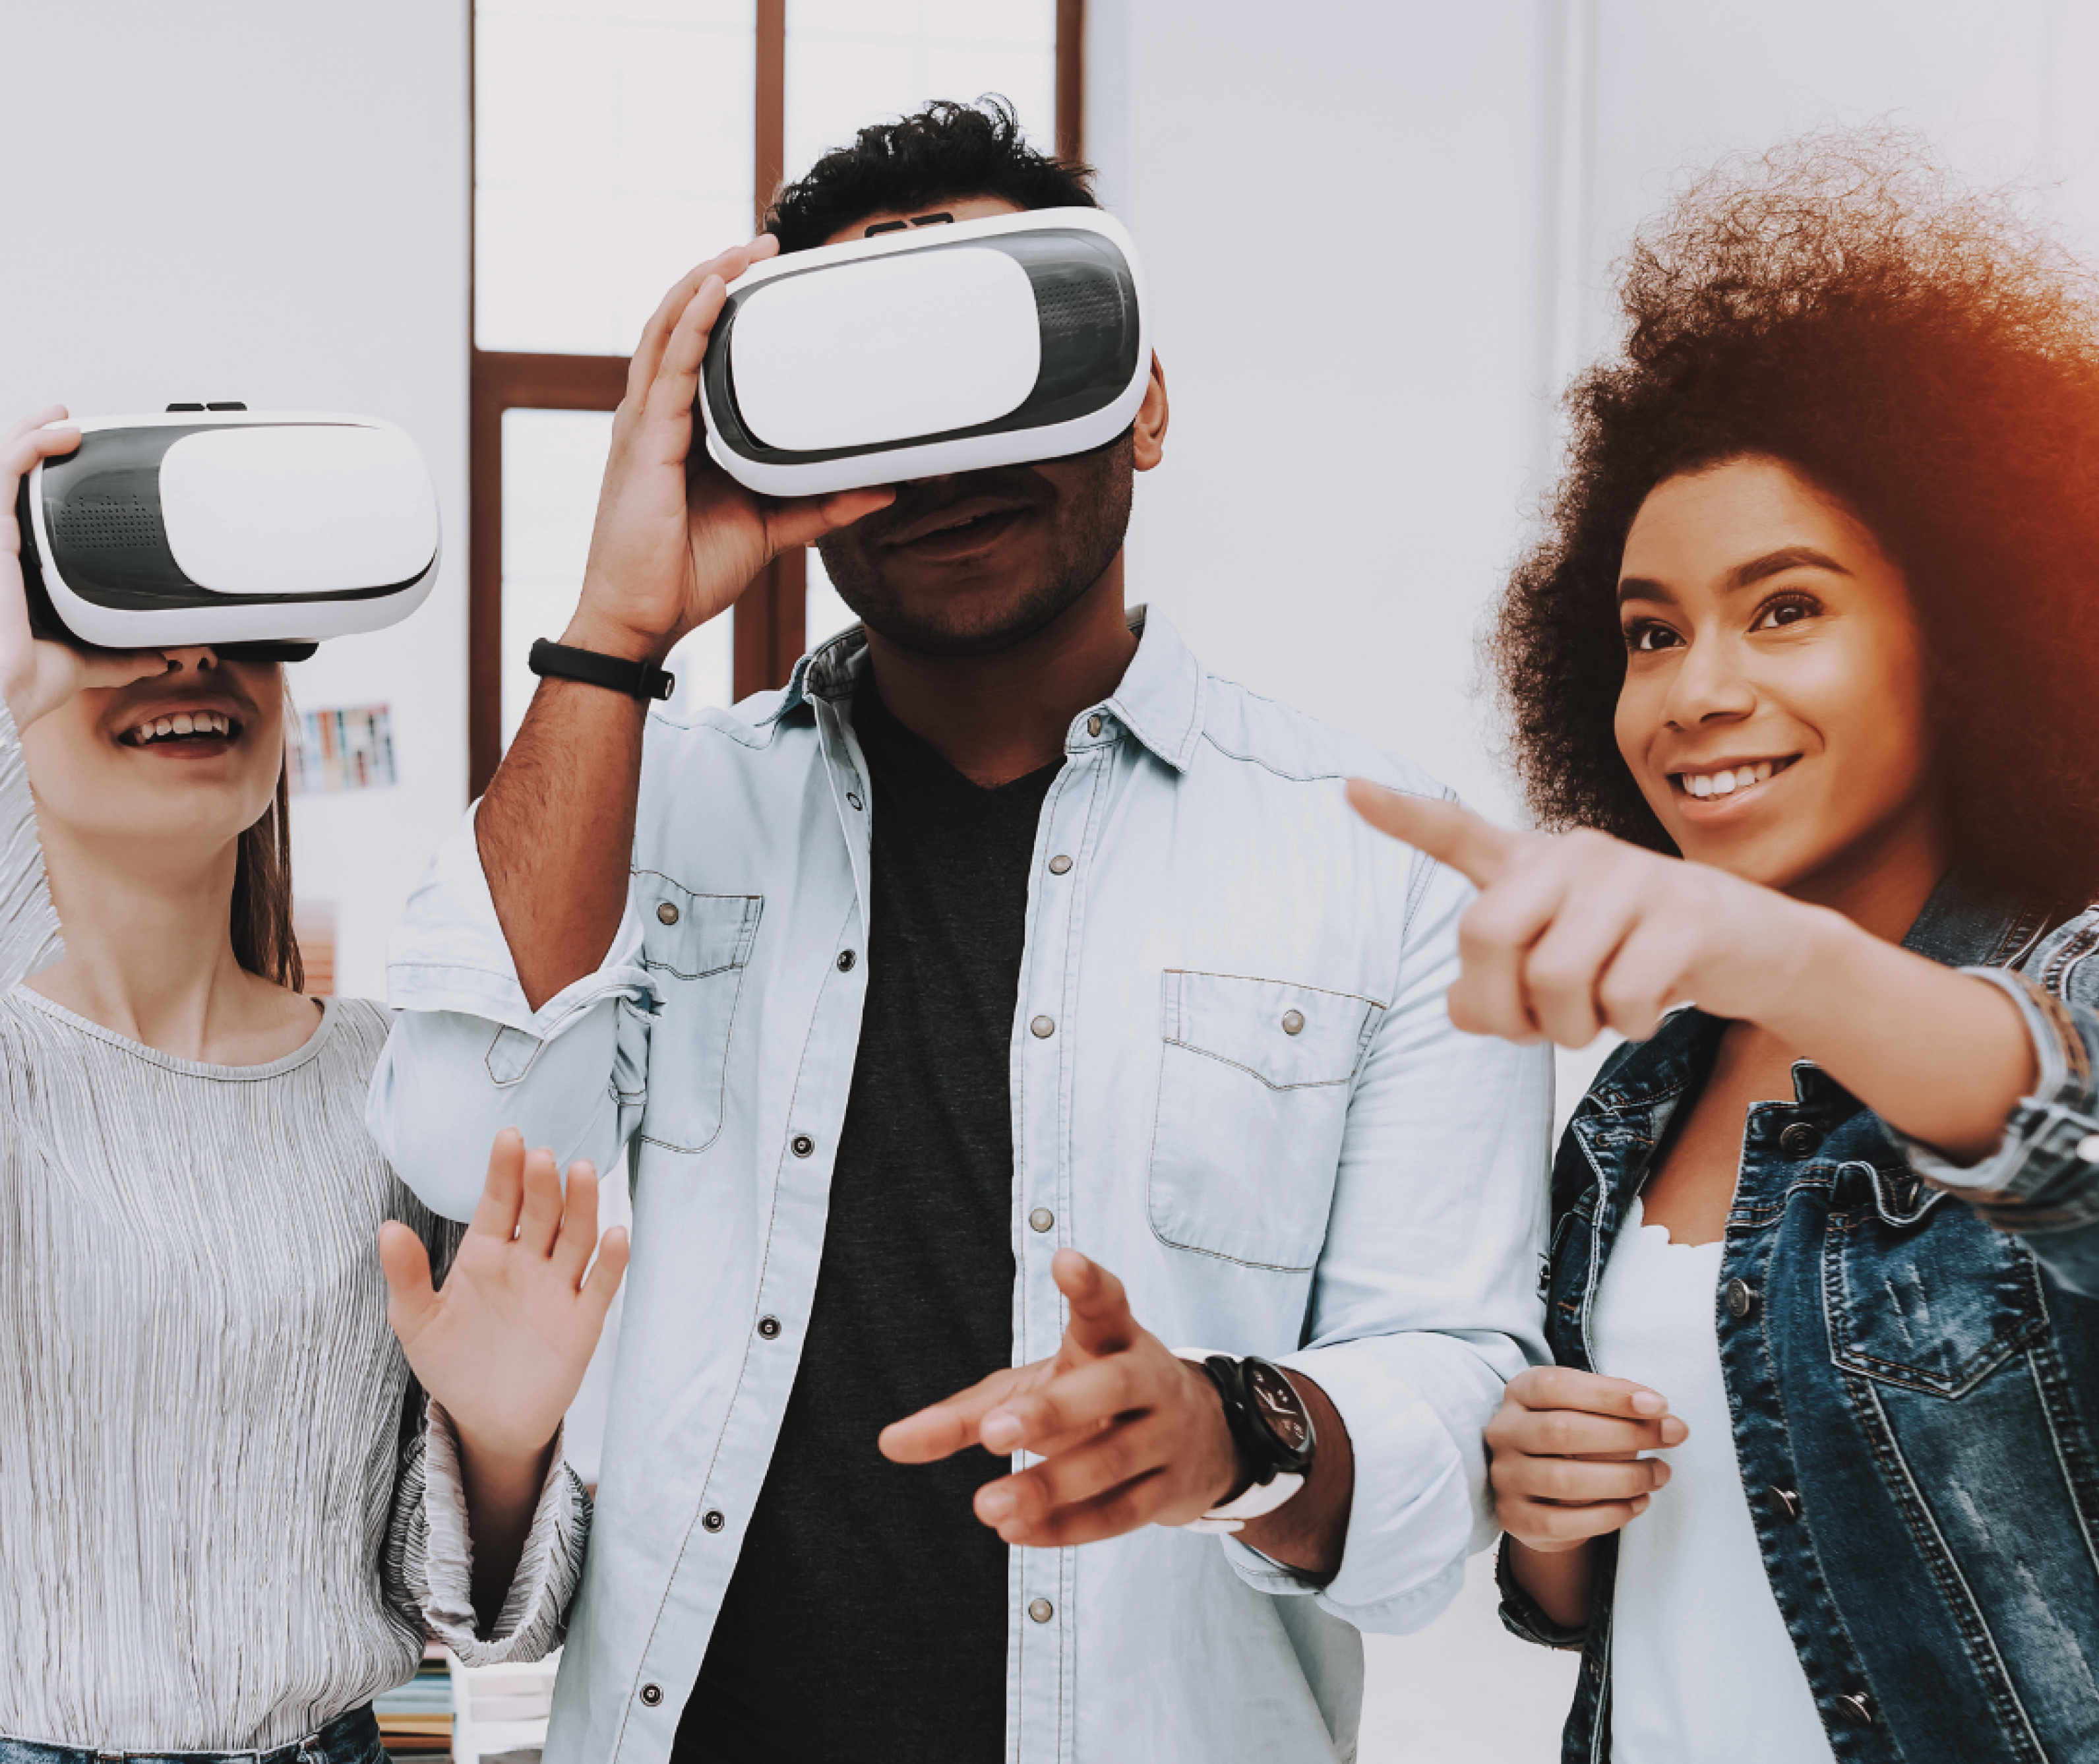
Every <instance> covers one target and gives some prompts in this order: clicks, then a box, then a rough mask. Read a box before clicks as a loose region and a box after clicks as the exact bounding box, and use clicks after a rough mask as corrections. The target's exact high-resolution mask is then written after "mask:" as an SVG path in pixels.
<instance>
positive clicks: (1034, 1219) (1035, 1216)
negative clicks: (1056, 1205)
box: [1027, 1207, 1057, 1231]
mask: <svg viewBox="0 0 2099 1764" xmlns="http://www.w3.org/2000/svg"><path fill="white" fill-rule="evenodd" d="M1056 1222H1057V1216H1056V1214H1054V1212H1050V1209H1049V1208H1047V1207H1037V1208H1036V1209H1035V1211H1034V1212H1031V1213H1030V1214H1028V1216H1027V1224H1028V1228H1029V1229H1030V1230H1035V1231H1047V1230H1049V1229H1050V1226H1052V1225H1054V1224H1056Z"/></svg>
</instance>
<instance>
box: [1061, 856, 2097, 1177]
mask: <svg viewBox="0 0 2099 1764" xmlns="http://www.w3.org/2000/svg"><path fill="white" fill-rule="evenodd" d="M1071 867H1072V860H1071V859H1069V858H1068V857H1067V856H1064V854H1063V852H1062V851H1059V852H1058V854H1057V855H1056V856H1054V857H1053V858H1051V859H1050V874H1051V875H1052V876H1061V875H1063V873H1064V872H1065V871H1066V870H1067V869H1070V868H1071ZM2092 1161H2093V1162H2094V1163H2099V1159H2093V1160H2092Z"/></svg>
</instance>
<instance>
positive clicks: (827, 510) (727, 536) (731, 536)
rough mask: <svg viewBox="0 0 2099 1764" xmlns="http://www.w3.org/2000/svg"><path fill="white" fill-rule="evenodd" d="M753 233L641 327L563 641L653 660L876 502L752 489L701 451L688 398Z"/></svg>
mask: <svg viewBox="0 0 2099 1764" xmlns="http://www.w3.org/2000/svg"><path fill="white" fill-rule="evenodd" d="M778 249H779V241H778V240H777V239H775V238H773V237H772V235H770V234H762V235H759V237H758V238H756V239H755V240H751V242H750V244H745V245H738V246H737V247H735V248H734V249H732V250H728V251H724V253H721V255H720V256H719V257H711V258H710V259H709V260H708V261H707V262H705V263H702V264H701V265H700V266H698V267H697V268H696V269H693V270H692V271H689V272H688V273H687V274H686V275H684V277H683V278H681V279H680V281H679V282H678V284H677V285H676V286H675V287H674V288H671V291H670V293H667V294H666V295H665V296H664V297H663V300H662V304H661V305H660V306H658V307H657V309H656V311H655V313H654V315H653V316H652V317H651V318H650V319H649V323H648V324H647V326H646V327H645V328H644V329H643V332H642V334H641V341H640V345H638V346H637V347H636V350H635V351H634V356H633V359H632V360H631V363H629V364H628V367H627V395H626V396H625V397H624V398H622V399H621V401H620V405H619V410H618V414H617V415H615V416H614V418H613V423H612V451H611V455H610V456H609V458H608V460H606V462H605V484H604V487H603V489H602V490H601V491H600V493H599V496H598V505H597V521H596V526H595V527H594V529H593V530H592V534H591V546H590V558H589V561H588V562H587V565H585V566H584V570H583V599H582V602H581V604H580V605H579V606H578V608H577V610H576V617H575V620H574V622H573V623H572V624H571V625H570V627H569V631H568V634H567V640H569V641H570V642H572V643H575V644H580V645H582V646H583V647H585V648H589V649H601V650H607V651H610V652H612V653H621V654H627V655H631V656H633V657H636V658H640V657H642V656H651V657H658V656H661V655H662V653H664V652H665V651H666V650H667V649H669V648H670V647H671V644H673V643H675V641H676V640H678V638H679V637H680V636H683V635H684V633H685V632H686V631H690V630H691V629H692V628H693V627H694V626H696V625H699V624H702V623H704V622H706V620H708V619H710V618H713V617H714V616H715V614H718V613H719V612H721V611H722V610H723V609H724V608H726V607H728V605H730V604H731V603H732V602H733V601H734V600H735V599H736V597H737V596H738V595H739V594H741V592H743V590H744V588H745V587H746V586H748V585H749V583H750V580H751V578H753V577H754V576H755V575H756V574H758V572H759V570H762V569H763V567H764V566H765V565H766V564H767V563H768V562H769V561H771V560H772V558H773V557H775V556H777V555H778V554H779V553H780V552H783V551H785V550H786V549H788V548H790V547H791V546H796V545H810V544H813V543H816V540H818V539H821V538H822V537H823V535H824V534H826V533H828V532H829V531H830V530H832V529H833V528H834V527H840V526H846V525H847V523H849V522H851V521H857V520H859V519H860V517H861V516H863V515H866V514H871V513H873V512H874V511H875V510H876V509H877V508H882V507H885V506H886V505H887V504H888V502H889V501H890V499H891V496H892V495H893V494H894V493H893V492H892V491H891V490H889V489H888V488H887V486H882V487H880V488H877V489H872V490H843V491H840V492H839V493H838V494H837V495H830V496H810V497H803V498H796V499H774V498H770V497H760V496H755V495H752V494H751V493H750V491H749V490H745V489H744V488H743V487H742V486H741V485H739V484H737V482H735V481H734V480H733V479H732V478H731V477H729V476H728V473H725V472H724V471H723V470H722V469H721V468H720V467H719V466H718V465H716V464H715V463H714V461H713V460H711V459H710V458H709V457H708V456H707V452H706V446H705V444H704V442H702V440H701V438H700V437H699V435H698V434H697V433H696V430H697V426H698V425H697V420H696V419H695V416H694V414H693V400H694V398H696V397H697V394H698V392H699V385H700V365H701V363H702V359H704V358H705V356H706V350H707V338H708V337H709V336H710V335H711V332H713V329H714V325H715V320H716V319H719V317H720V316H721V311H722V308H723V306H724V304H726V302H727V301H728V284H729V283H731V282H733V281H734V280H735V279H736V278H737V276H739V275H742V274H743V272H744V271H746V270H747V269H749V268H750V266H751V265H752V264H754V263H756V262H759V261H760V260H761V259H763V258H765V257H771V256H772V254H773V253H775V252H777V250H778Z"/></svg>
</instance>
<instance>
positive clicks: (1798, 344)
mask: <svg viewBox="0 0 2099 1764" xmlns="http://www.w3.org/2000/svg"><path fill="white" fill-rule="evenodd" d="M1619 298H1620V301H1621V302H1622V306H1623V308H1624V311H1625V316H1626V326H1627V328H1626V338H1625V344H1624V350H1623V354H1622V356H1621V357H1620V358H1619V359H1616V360H1611V361H1606V362H1604V363H1602V364H1600V365H1599V366H1597V367H1594V368H1591V370H1590V371H1589V372H1586V374H1584V375H1582V377H1581V378H1580V379H1578V381H1575V383H1574V385H1573V387H1572V388H1571V389H1569V393H1568V396H1567V409H1568V413H1569V418H1570V423H1569V430H1570V439H1569V458H1568V462H1567V466H1566V470H1565V474H1564V477H1563V478H1562V480H1561V482H1560V485H1559V486H1558V488H1557V490H1556V491H1555V492H1554V494H1553V495H1552V496H1551V499H1550V501H1549V504H1548V506H1547V510H1546V517H1545V530H1544V533H1543V535H1542V538H1541V539H1539V540H1538V543H1536V544H1535V545H1534V548H1532V549H1531V551H1530V552H1529V554H1528V555H1527V556H1525V557H1524V559H1523V560H1522V561H1521V562H1520V564H1519V565H1518V566H1517V568H1516V571H1515V574H1514V575H1513V577H1512V580H1511V581H1510V583H1509V585H1508V587H1507V592H1506V593H1505V595H1504V596H1503V600H1502V602H1501V605H1500V606H1499V609H1498V613H1497V614H1496V617H1495V619H1494V625H1493V627H1492V629H1491V631H1490V635H1489V640H1488V653H1489V657H1490V662H1491V665H1492V667H1493V670H1494V673H1495V675H1497V677H1498V684H1499V687H1500V691H1501V694H1502V697H1503V702H1504V704H1505V706H1506V708H1507V711H1508V713H1509V717H1510V724H1511V732H1512V753H1513V758H1514V759H1515V762H1516V771H1517V772H1518V774H1519V776H1520V779H1521V781H1522V784H1523V786H1524V790H1525V794H1526V796H1527V797H1528V798H1529V803H1530V805H1531V807H1532V808H1533V810H1534V812H1535V813H1536V814H1537V816H1538V819H1539V820H1540V821H1541V822H1542V824H1543V825H1547V826H1550V827H1555V828H1563V827H1570V826H1576V825H1581V826H1590V827H1599V828H1601V829H1604V831H1606V832H1608V833H1613V834H1617V835H1618V836H1619V837H1620V838H1626V839H1630V840H1631V841H1633V842H1635V843H1637V844H1640V845H1644V846H1648V847H1652V848H1653V849H1655V850H1657V851H1673V850H1674V847H1673V846H1672V845H1671V843H1670V840H1669V838H1668V837H1667V835H1666V834H1664V832H1663V831H1662V829H1661V824H1660V822H1659V821H1658V820H1657V819H1656V818H1655V816H1654V814H1653V812H1652V811H1651V810H1650V809H1649V808H1648V806H1647V803H1646V802H1645V800H1644V798H1642V797H1641V795H1640V793H1639V787H1638V785H1636V784H1635V782H1634V780H1633V776H1632V774H1631V772H1630V770H1629V769H1628V768H1627V767H1626V763H1625V762H1624V760H1623V759H1622V758H1621V757H1620V755H1619V753H1618V748H1617V741H1616V740H1615V739H1614V737H1613V732H1612V716H1613V710H1614V709H1615V706H1616V704H1617V697H1618V692H1619V688H1620V686H1621V684H1622V682H1623V680H1624V677H1625V668H1626V652H1625V645H1624V641H1623V639H1622V636H1621V635H1620V631H1619V625H1618V618H1617V607H1616V604H1615V598H1616V592H1617V576H1618V570H1619V564H1620V560H1621V558H1622V554H1623V552H1624V548H1625V541H1626V533H1627V531H1628V530H1629V529H1630V526H1631V524H1632V521H1633V517H1634V516H1635V513H1636V512H1638V510H1639V506H1640V504H1641V503H1642V501H1643V500H1644V499H1645V497H1646V496H1647V495H1648V492H1649V491H1650V490H1652V489H1653V488H1654V487H1655V486H1656V485H1657V484H1658V483H1660V482H1661V481H1662V480H1663V479H1665V478H1666V477H1671V476H1673V475H1674V474H1677V473H1685V472H1695V471H1698V470H1701V469H1703V468H1707V467H1710V466H1713V465H1716V464H1720V463H1722V462H1723V461H1725V460H1730V459H1736V458H1741V457H1745V456H1767V457H1771V458H1775V459H1777V460H1782V461H1784V462H1785V463H1787V464H1790V465H1791V466H1793V468H1795V469H1797V470H1798V471H1799V472H1801V473H1803V474H1804V475H1805V476H1806V477H1808V478H1809V479H1811V481H1812V482H1815V484H1816V486H1818V487H1819V488H1820V489H1821V490H1824V492H1825V493H1828V494H1831V495H1834V496H1835V497H1836V498H1837V499H1838V500H1839V501H1840V502H1842V504H1844V505H1845V506H1846V507H1847V508H1850V510H1851V511H1852V512H1854V513H1855V515H1856V516H1857V517H1858V518H1859V520H1861V521H1863V522H1864V525H1865V526H1866V527H1867V528H1868V530H1869V531H1871V532H1872V534H1873V536H1874V538H1875V539H1876V541H1877V543H1879V545H1880V547H1881V549H1882V551H1883V552H1886V555H1887V556H1889V557H1890V560H1891V561H1893V562H1894V564H1895V565H1896V566H1897V567H1898V568H1899V570H1900V571H1901V572H1902V574H1903V579H1904V581H1905V583H1907V585H1908V590H1909V593H1910V596H1911V599H1912V603H1913V605H1914V608H1915V610H1916V614H1917V617H1918V620H1919V623H1920V626H1921V630H1922V631H1923V634H1924V640H1925V651H1926V654H1927V657H1928V658H1929V660H1928V666H1930V679H1929V680H1928V681H1927V685H1926V690H1927V693H1928V710H1929V714H1930V719H1931V723H1932V726H1933V730H1934V753H1933V754H1932V755H1931V760H1932V763H1933V764H1934V767H1935V768H1936V772H1937V776H1938V781H1939V788H1940V790H1941V791H1942V792H1943V795H1942V798H1941V801H1942V803H1943V812H1944V815H1945V820H1946V826H1947V832H1948V835H1949V837H1950V838H1951V840H1952V844H1953V855H1954V859H1955V862H1956V864H1957V865H1958V866H1959V867H1960V869H1961V870H1962V871H1963V872H1964V873H1966V874H1968V875H1969V876H1971V877H1973V878H1975V879H1976V880H1977V881H1978V882H1982V883H1984V884H1985V885H1987V886H1992V887H1995V888H1997V889H2000V890H2003V891H2008V892H2010V893H2012V894H2014V895H2019V896H2021V897H2024V898H2035V897H2038V898H2043V899H2045V900H2049V901H2051V902H2053V903H2055V904H2062V905H2069V904H2077V903H2082V902H2084V901H2086V900H2090V899H2091V898H2092V890H2093V889H2094V888H2095V887H2099V300H2095V290H2094V284H2093V280H2092V275H2091V274H2090V272H2089V271H2088V270H2087V269H2086V268H2085V267H2084V266H2082V265H2081V264H2080V263H2079V262H2077V261H2076V260H2075V258H2073V257H2071V256H2070V254H2069V253H2067V252H2066V251H2065V250H2064V249H2062V247H2061V246H2060V245H2058V244H2056V243H2054V242H2053V240H2051V238H2050V237H2049V236H2048V234H2047V232H2046V231H2045V230H2044V229H2043V228H2042V227H2039V226H2038V225H2036V224H2035V223H2034V222H2032V221H2031V219H2029V218H2027V217H2026V213H2024V211H2023V209H2022V205H2020V204H2019V203H2018V201H2016V200H2013V199H2011V198H2010V197H2008V196H2002V195H1987V194H1978V193H1977V192H1975V191H1972V190H1969V189H1965V188H1963V187H1960V186H1959V185H1957V184H1956V183H1954V182H1953V181H1952V179H1951V178H1948V177H1947V175H1946V174H1943V172H1942V171H1941V170H1939V169H1938V168H1937V167H1936V165H1934V161H1933V160H1932V158H1931V156H1930V153H1929V152H1927V151H1926V150H1925V147H1923V146H1922V145H1921V143H1918V142H1917V141H1916V140H1915V139H1913V138H1911V137H1909V136H1907V135H1903V134H1890V133H1885V132H1873V133H1853V132H1846V133H1841V134H1840V133H1830V134H1819V135H1815V136H1811V137H1809V138H1806V139H1802V140H1799V141H1797V142H1795V143H1792V144H1790V145H1789V146H1786V147H1781V148H1780V149H1778V150H1777V151H1776V152H1771V153H1769V154H1767V155H1763V156H1758V157H1755V158H1752V159H1747V160H1736V161H1728V162H1727V163H1724V164H1723V165H1721V166H1720V167H1719V168H1718V169H1716V170H1714V171H1712V172H1710V173H1709V174H1706V175H1705V177H1703V178H1701V179H1700V180H1699V181H1697V182H1696V183H1693V184H1692V185H1691V186H1690V187H1688V189H1687V190H1686V191H1684V192H1683V194H1682V195H1681V196H1679V198H1678V199H1677V200H1676V201H1675V202H1674V205H1672V206H1671V207H1670V208H1669V209H1667V210H1666V212H1665V213H1663V214H1661V216H1660V217H1659V218H1657V219H1656V220H1655V221H1653V222H1651V223H1649V224H1648V226H1646V227H1643V228H1642V229H1641V230H1640V231H1639V233H1638V234H1637V235H1636V236H1635V240H1634V243H1633V246H1632V249H1631V252H1630V257H1628V259H1627V260H1626V263H1625V265H1624V266H1623V268H1622V282H1621V286H1620V289H1619Z"/></svg>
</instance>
